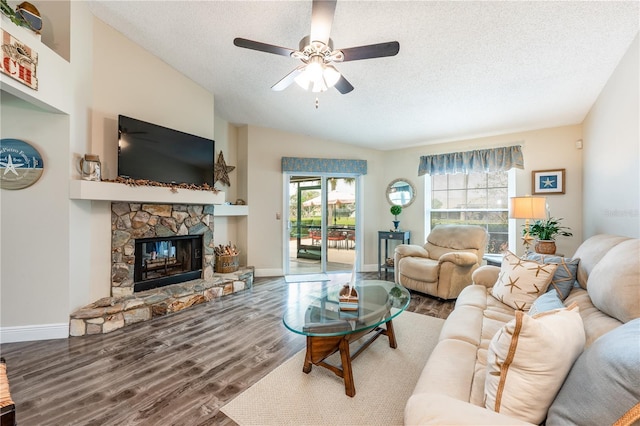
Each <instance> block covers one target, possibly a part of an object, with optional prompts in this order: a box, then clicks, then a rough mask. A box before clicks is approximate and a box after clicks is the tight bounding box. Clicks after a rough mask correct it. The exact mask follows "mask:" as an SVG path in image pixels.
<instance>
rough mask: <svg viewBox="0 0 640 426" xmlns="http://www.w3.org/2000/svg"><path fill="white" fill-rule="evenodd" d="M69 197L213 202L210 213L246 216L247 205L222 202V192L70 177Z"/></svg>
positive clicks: (189, 202)
mask: <svg viewBox="0 0 640 426" xmlns="http://www.w3.org/2000/svg"><path fill="white" fill-rule="evenodd" d="M69 198H71V199H72V200H90V201H115V202H118V201H122V202H131V203H168V204H215V205H216V207H215V208H214V216H246V215H247V214H248V206H246V205H245V206H232V205H225V204H224V203H225V193H224V192H222V191H221V192H218V193H217V194H214V193H213V192H211V191H194V190H191V189H178V190H177V192H172V191H171V189H169V188H165V187H155V186H129V185H125V184H122V183H115V182H94V181H88V180H80V179H76V180H71V181H70V183H69Z"/></svg>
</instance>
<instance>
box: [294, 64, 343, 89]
mask: <svg viewBox="0 0 640 426" xmlns="http://www.w3.org/2000/svg"><path fill="white" fill-rule="evenodd" d="M338 80H340V72H338V70H337V69H336V68H335V67H334V66H332V65H325V64H324V62H323V61H322V58H321V57H319V56H314V57H312V58H311V59H310V60H309V63H308V64H307V66H306V67H305V68H304V71H303V72H302V73H300V74H299V75H298V76H297V77H296V78H295V82H296V83H297V84H298V86H300V87H302V88H303V89H304V90H311V91H312V92H314V93H318V92H324V91H325V90H327V89H329V88H331V87H333V86H335V85H336V83H337V82H338Z"/></svg>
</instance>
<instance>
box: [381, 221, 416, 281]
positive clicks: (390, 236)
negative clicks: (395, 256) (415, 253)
mask: <svg viewBox="0 0 640 426" xmlns="http://www.w3.org/2000/svg"><path fill="white" fill-rule="evenodd" d="M389 240H391V241H397V242H398V244H411V232H410V231H378V278H379V279H382V271H383V270H384V279H385V280H386V279H387V274H388V273H389V272H391V273H393V272H394V269H393V267H394V266H395V265H387V262H386V260H387V258H388V257H389ZM382 241H384V257H382Z"/></svg>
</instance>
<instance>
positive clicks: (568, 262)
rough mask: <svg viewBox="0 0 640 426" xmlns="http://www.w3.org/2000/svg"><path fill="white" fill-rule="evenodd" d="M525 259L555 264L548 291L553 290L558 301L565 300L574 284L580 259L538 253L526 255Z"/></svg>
mask: <svg viewBox="0 0 640 426" xmlns="http://www.w3.org/2000/svg"><path fill="white" fill-rule="evenodd" d="M527 259H528V260H535V261H536V262H539V263H555V264H556V265H558V269H556V272H555V273H554V274H553V278H551V284H550V285H549V290H548V291H552V290H555V291H556V292H557V293H558V297H560V299H562V300H564V299H566V298H567V296H568V295H569V292H570V291H571V289H572V288H573V286H574V284H575V282H576V276H577V273H578V264H579V263H580V259H577V258H574V259H568V258H566V257H562V256H549V255H546V254H540V253H529V254H527Z"/></svg>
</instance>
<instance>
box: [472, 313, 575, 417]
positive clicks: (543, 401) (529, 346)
mask: <svg viewBox="0 0 640 426" xmlns="http://www.w3.org/2000/svg"><path fill="white" fill-rule="evenodd" d="M578 311H579V309H578V307H577V305H571V306H570V307H568V308H566V309H558V310H554V311H549V312H546V313H542V314H538V315H537V316H536V317H531V316H529V315H526V314H524V313H523V312H521V311H516V312H515V318H514V319H513V320H512V321H509V322H508V323H507V324H505V325H504V327H503V328H502V329H501V330H500V331H499V332H498V333H496V335H495V336H494V337H493V339H492V340H491V343H490V345H489V351H488V353H487V374H486V379H485V407H486V408H488V409H490V410H493V411H496V412H499V413H503V414H506V415H508V416H511V417H515V418H517V419H520V420H522V421H526V422H531V423H535V424H540V423H542V422H543V421H544V419H545V417H546V415H547V410H548V409H549V406H550V405H551V403H552V402H553V400H554V398H555V396H556V393H557V392H558V390H559V389H560V386H562V383H563V382H564V380H565V377H566V376H567V374H568V373H569V370H570V369H571V366H572V365H573V362H574V361H575V360H576V358H577V357H578V355H580V353H581V352H582V350H583V348H584V341H585V337H584V329H583V324H582V318H581V317H580V314H579V312H578Z"/></svg>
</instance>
